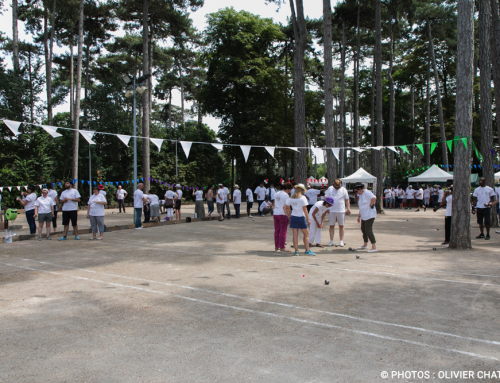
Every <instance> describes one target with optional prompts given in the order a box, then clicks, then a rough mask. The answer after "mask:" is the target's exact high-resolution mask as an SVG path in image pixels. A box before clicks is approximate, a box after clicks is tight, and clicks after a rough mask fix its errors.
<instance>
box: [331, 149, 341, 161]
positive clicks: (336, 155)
mask: <svg viewBox="0 0 500 383" xmlns="http://www.w3.org/2000/svg"><path fill="white" fill-rule="evenodd" d="M332 152H333V155H334V156H335V158H336V159H337V161H340V158H339V155H340V148H332Z"/></svg>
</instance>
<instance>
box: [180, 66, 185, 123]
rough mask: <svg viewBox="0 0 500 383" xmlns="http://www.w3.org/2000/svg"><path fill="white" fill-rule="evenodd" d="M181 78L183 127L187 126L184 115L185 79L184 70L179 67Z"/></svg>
mask: <svg viewBox="0 0 500 383" xmlns="http://www.w3.org/2000/svg"><path fill="white" fill-rule="evenodd" d="M179 78H180V80H181V123H182V125H181V126H182V128H185V117H184V79H183V77H182V71H181V69H180V68H179Z"/></svg>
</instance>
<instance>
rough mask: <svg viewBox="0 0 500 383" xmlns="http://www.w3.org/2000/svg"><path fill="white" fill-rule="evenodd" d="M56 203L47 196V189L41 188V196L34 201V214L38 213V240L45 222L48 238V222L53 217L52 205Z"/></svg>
mask: <svg viewBox="0 0 500 383" xmlns="http://www.w3.org/2000/svg"><path fill="white" fill-rule="evenodd" d="M55 204H56V203H55V202H54V200H53V199H52V198H50V197H49V189H42V196H41V197H38V199H37V200H36V201H35V216H34V218H36V217H37V215H38V229H39V232H38V240H39V241H41V240H42V231H43V225H44V224H45V222H47V239H51V238H50V224H51V223H52V218H54V205H55Z"/></svg>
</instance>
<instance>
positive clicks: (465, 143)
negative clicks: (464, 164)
mask: <svg viewBox="0 0 500 383" xmlns="http://www.w3.org/2000/svg"><path fill="white" fill-rule="evenodd" d="M462 142H463V143H464V145H465V149H467V137H464V138H462Z"/></svg>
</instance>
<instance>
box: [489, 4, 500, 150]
mask: <svg viewBox="0 0 500 383" xmlns="http://www.w3.org/2000/svg"><path fill="white" fill-rule="evenodd" d="M499 12H500V10H499V5H498V0H491V14H492V20H491V21H492V22H491V35H490V42H491V44H490V45H491V51H490V61H491V69H492V74H493V83H494V86H495V106H496V110H497V117H496V120H497V130H498V133H497V135H498V143H499V144H500V116H499V114H500V65H498V63H499V62H500V13H499Z"/></svg>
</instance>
